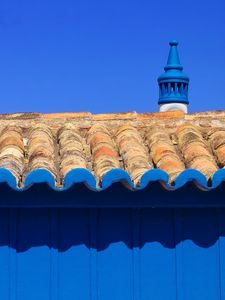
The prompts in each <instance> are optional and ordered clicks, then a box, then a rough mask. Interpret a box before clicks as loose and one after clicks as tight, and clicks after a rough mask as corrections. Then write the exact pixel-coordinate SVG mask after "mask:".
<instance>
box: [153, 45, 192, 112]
mask: <svg viewBox="0 0 225 300" xmlns="http://www.w3.org/2000/svg"><path fill="white" fill-rule="evenodd" d="M169 44H170V52H169V57H168V60H167V65H166V66H165V68H164V70H165V73H163V74H162V75H161V76H159V78H158V84H159V101H158V103H159V107H160V111H173V110H182V111H183V112H184V113H187V111H188V104H189V102H188V84H189V78H188V76H187V75H185V74H184V73H183V72H182V70H183V67H182V65H181V64H180V59H179V54H178V50H177V45H178V42H176V41H171V42H170V43H169Z"/></svg>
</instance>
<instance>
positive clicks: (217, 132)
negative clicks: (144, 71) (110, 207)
mask: <svg viewBox="0 0 225 300" xmlns="http://www.w3.org/2000/svg"><path fill="white" fill-rule="evenodd" d="M167 116H170V117H171V116H172V118H173V119H174V118H175V117H177V119H180V114H179V112H177V113H176V114H174V113H170V114H169V113H167ZM57 118H58V117H57ZM47 119H48V117H47ZM153 119H154V118H153ZM159 119H160V118H159ZM165 119H166V118H165ZM165 119H163V120H165ZM12 120H13V118H12ZM160 120H161V119H160ZM175 123H176V122H175ZM210 126H211V125H210ZM25 127H26V128H25ZM224 166H225V128H224V127H215V126H214V127H213V126H211V127H210V128H208V127H207V131H204V130H202V128H201V127H200V126H198V125H196V124H195V122H193V121H191V120H190V121H187V120H185V119H184V120H183V122H182V123H176V124H175V125H174V126H173V128H172V129H171V128H170V127H169V126H165V124H164V123H163V122H161V121H160V122H159V123H158V124H154V123H153V124H150V123H149V124H146V125H145V126H144V125H143V126H142V127H141V128H139V127H138V126H134V125H133V124H132V123H131V122H129V121H126V122H122V124H114V125H113V126H111V124H107V123H101V122H98V121H95V122H94V123H93V124H92V125H90V126H89V128H83V127H82V126H79V123H77V124H74V123H72V122H70V120H69V121H68V120H67V121H66V122H62V123H61V125H60V126H59V125H57V126H56V127H55V126H54V123H51V124H49V123H48V122H46V121H45V122H38V123H37V122H36V123H33V124H30V125H29V126H22V125H20V126H18V125H15V124H14V123H13V122H12V123H11V124H10V123H8V124H5V123H4V122H2V121H0V169H1V170H2V169H6V170H8V171H10V172H11V174H12V175H13V176H14V178H15V182H16V185H17V187H18V188H24V186H25V187H26V179H27V177H28V176H29V174H30V173H32V172H34V171H35V170H46V171H48V172H49V173H50V174H51V176H52V178H53V179H54V185H55V186H56V187H57V188H59V189H60V188H61V189H63V187H64V186H65V178H66V177H67V176H68V174H69V173H71V171H73V170H86V171H88V172H89V173H90V174H92V175H93V177H94V178H95V180H96V181H95V184H96V188H99V187H101V186H102V182H103V178H104V177H105V176H106V175H107V174H108V173H109V172H111V171H113V170H121V171H124V172H126V174H127V175H129V178H130V181H131V183H132V187H134V188H139V187H140V185H141V180H142V179H143V176H144V175H145V174H146V173H148V172H149V171H150V170H156V169H157V170H162V171H164V172H165V173H166V174H168V183H169V184H174V182H175V181H176V179H177V178H178V177H179V176H180V174H182V173H183V172H184V171H185V170H187V169H194V170H196V171H199V172H200V173H201V174H203V175H204V176H205V178H206V180H207V181H208V182H210V181H211V180H212V177H213V176H214V174H215V173H216V172H217V171H218V170H219V169H221V168H224ZM0 181H1V178H0Z"/></svg>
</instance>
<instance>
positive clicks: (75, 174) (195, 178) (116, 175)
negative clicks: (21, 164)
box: [0, 168, 225, 191]
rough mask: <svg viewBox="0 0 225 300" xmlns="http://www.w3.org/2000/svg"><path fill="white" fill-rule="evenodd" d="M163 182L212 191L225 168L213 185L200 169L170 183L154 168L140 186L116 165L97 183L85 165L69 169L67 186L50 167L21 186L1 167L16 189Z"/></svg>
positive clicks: (1, 176)
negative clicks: (189, 184) (190, 184)
mask: <svg viewBox="0 0 225 300" xmlns="http://www.w3.org/2000/svg"><path fill="white" fill-rule="evenodd" d="M156 181H158V182H160V183H161V184H162V185H163V186H164V187H165V188H166V189H168V190H177V189H179V188H181V187H182V186H184V185H185V184H187V182H190V181H192V182H194V183H195V184H196V185H197V186H198V188H200V189H202V190H205V191H209V190H212V189H215V188H217V187H218V186H220V184H221V183H222V182H223V181H225V169H220V170H218V171H217V172H215V174H214V175H213V177H212V182H211V185H210V186H209V185H208V182H207V179H206V177H205V176H204V175H203V174H202V173H201V172H199V171H197V170H194V169H187V170H185V171H183V172H182V173H181V174H180V175H179V176H177V178H176V180H175V182H174V184H172V185H171V184H170V183H169V176H168V174H167V173H166V172H164V171H163V170H160V169H152V170H149V171H147V172H146V173H144V174H143V176H142V177H141V179H140V183H139V185H138V186H134V184H133V182H132V180H131V178H130V175H129V174H128V173H127V172H126V171H124V170H122V169H113V170H111V171H109V172H107V173H106V174H105V175H104V176H103V177H102V181H101V182H100V187H99V186H97V182H96V179H95V177H94V175H93V174H92V173H91V172H90V171H88V170H86V169H82V168H77V169H73V170H71V171H70V172H68V173H67V175H66V176H65V178H64V186H63V188H58V187H56V186H55V178H54V176H53V175H52V173H50V172H49V171H48V170H46V169H37V170H34V171H32V172H30V173H29V174H28V175H27V177H26V179H25V183H24V186H23V187H18V186H17V183H16V178H15V176H14V175H13V174H12V173H11V172H10V171H9V170H7V169H5V168H0V183H7V184H8V185H9V186H10V187H11V188H12V189H14V190H16V191H23V190H26V189H28V188H29V187H31V186H32V185H34V184H36V183H47V184H48V185H49V186H50V187H51V188H52V189H54V190H56V191H65V190H68V189H70V188H71V187H72V186H73V185H74V184H76V183H84V184H85V185H86V186H87V187H88V188H89V189H91V190H93V191H102V190H105V189H107V188H109V187H110V186H112V185H113V184H114V183H115V182H120V183H122V184H124V185H125V186H126V187H127V188H129V189H131V190H142V189H144V188H146V187H147V186H148V185H149V184H150V183H151V182H156Z"/></svg>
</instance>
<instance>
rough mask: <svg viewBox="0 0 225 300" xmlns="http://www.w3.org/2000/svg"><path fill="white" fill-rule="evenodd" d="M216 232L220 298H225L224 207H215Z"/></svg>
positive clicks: (224, 299) (222, 299) (223, 299)
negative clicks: (217, 236)
mask: <svg viewBox="0 0 225 300" xmlns="http://www.w3.org/2000/svg"><path fill="white" fill-rule="evenodd" d="M217 217H218V234H219V241H218V243H219V254H218V255H219V258H218V260H219V270H218V272H219V279H220V283H219V284H220V299H221V300H225V209H224V208H218V209H217Z"/></svg>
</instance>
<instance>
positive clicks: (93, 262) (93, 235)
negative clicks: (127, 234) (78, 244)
mask: <svg viewBox="0 0 225 300" xmlns="http://www.w3.org/2000/svg"><path fill="white" fill-rule="evenodd" d="M89 214H90V222H89V226H90V227H89V230H90V231H89V232H90V299H91V300H97V299H98V281H97V280H98V279H97V276H98V265H97V260H98V258H97V209H96V208H91V209H89Z"/></svg>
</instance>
